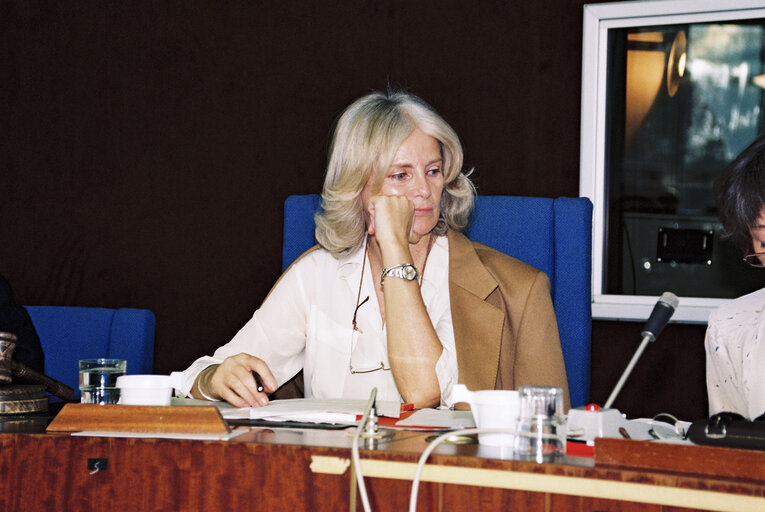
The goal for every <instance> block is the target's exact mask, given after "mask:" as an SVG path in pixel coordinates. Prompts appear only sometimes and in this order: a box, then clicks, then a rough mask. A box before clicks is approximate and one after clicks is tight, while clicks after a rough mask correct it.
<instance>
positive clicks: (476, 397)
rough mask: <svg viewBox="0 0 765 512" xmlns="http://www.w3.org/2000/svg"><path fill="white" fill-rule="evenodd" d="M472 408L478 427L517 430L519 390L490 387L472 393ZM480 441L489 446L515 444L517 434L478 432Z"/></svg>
mask: <svg viewBox="0 0 765 512" xmlns="http://www.w3.org/2000/svg"><path fill="white" fill-rule="evenodd" d="M469 403H470V409H471V410H472V411H473V419H474V420H475V426H476V427H478V428H504V429H508V430H515V428H516V425H517V422H518V414H519V411H520V404H521V402H520V398H519V395H518V392H517V391H510V390H495V389H488V390H484V391H473V392H471V393H470V402H469ZM478 442H479V443H480V444H484V445H488V446H511V447H512V446H514V444H515V435H514V434H513V433H512V432H508V433H506V434H503V433H495V434H478Z"/></svg>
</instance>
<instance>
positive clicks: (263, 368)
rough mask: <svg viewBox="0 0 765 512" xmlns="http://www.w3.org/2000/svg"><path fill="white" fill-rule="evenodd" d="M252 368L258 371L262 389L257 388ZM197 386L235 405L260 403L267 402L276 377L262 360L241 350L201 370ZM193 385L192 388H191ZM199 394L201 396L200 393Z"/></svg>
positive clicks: (210, 395)
mask: <svg viewBox="0 0 765 512" xmlns="http://www.w3.org/2000/svg"><path fill="white" fill-rule="evenodd" d="M252 372H257V373H258V375H260V378H261V381H262V383H263V387H264V388H265V389H264V390H263V392H258V390H257V384H256V382H255V377H254V375H253V374H252ZM195 387H196V389H197V390H199V391H204V393H205V394H207V395H208V396H209V397H211V398H221V399H223V400H225V401H226V402H228V403H230V404H231V405H233V406H234V407H261V406H263V405H266V404H268V395H266V393H272V392H274V391H276V387H277V386H276V379H275V378H274V376H273V374H272V373H271V370H270V369H269V368H268V365H267V364H266V362H265V361H263V360H262V359H260V358H257V357H255V356H252V355H250V354H245V353H240V354H237V355H235V356H231V357H227V358H226V359H224V360H223V362H222V363H221V364H220V365H218V366H214V367H210V368H208V369H205V370H203V371H202V373H200V374H199V376H198V377H197V384H196V386H195ZM192 389H193V388H192ZM200 398H202V397H200Z"/></svg>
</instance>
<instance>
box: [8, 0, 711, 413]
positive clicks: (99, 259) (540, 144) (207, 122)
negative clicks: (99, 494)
mask: <svg viewBox="0 0 765 512" xmlns="http://www.w3.org/2000/svg"><path fill="white" fill-rule="evenodd" d="M583 3H584V2H582V1H580V0H550V1H546V2H515V1H507V0H496V1H480V2H464V1H448V2H443V1H433V2H405V1H394V0H387V1H385V0H377V1H348V2H300V3H297V2H202V1H193V0H192V1H185V2H154V1H143V0H135V1H131V2H101V1H98V2H95V1H94V2H86V1H74V2H59V3H54V2H36V1H29V0H10V1H5V0H4V1H2V2H0V74H1V78H0V80H1V81H0V84H1V86H2V94H0V119H2V121H0V122H1V123H2V124H1V125H0V126H2V130H3V133H2V137H0V191H1V192H0V219H2V221H1V222H0V242H1V244H0V271H1V272H2V273H4V274H5V275H6V276H7V277H8V278H9V279H10V280H11V282H12V283H13V285H14V287H15V288H16V291H17V295H18V296H19V299H20V301H21V302H23V303H26V304H59V305H82V306H106V307H120V306H129V307H142V308H148V309H151V310H152V311H154V312H155V314H156V315H157V338H156V352H155V371H156V372H158V373H165V372H169V371H171V370H175V369H181V368H184V367H185V366H187V365H188V364H189V363H190V362H191V361H192V360H194V359H195V358H196V357H198V356H200V355H202V354H205V353H209V352H211V351H212V350H213V349H214V348H215V347H216V346H218V345H220V344H222V343H224V342H226V341H228V339H229V338H230V337H231V336H232V335H233V334H234V333H235V332H236V330H237V329H238V328H239V327H240V326H241V325H242V324H243V323H244V322H245V321H246V320H247V319H248V318H249V317H250V315H251V314H252V312H253V310H254V309H255V308H256V307H257V305H258V304H259V303H260V302H261V301H262V299H263V298H264V297H265V295H266V293H267V291H268V289H269V288H270V286H271V284H272V283H273V282H274V280H275V279H276V278H277V276H278V275H279V271H280V254H281V251H280V247H281V236H282V229H281V222H282V204H283V201H284V198H285V197H286V196H287V195H288V194H293V193H309V192H318V191H319V190H320V186H321V182H322V175H323V166H324V163H325V154H326V149H327V139H328V136H329V132H330V128H331V124H332V121H333V119H334V118H335V117H336V116H337V114H338V113H339V112H340V110H341V109H342V108H343V107H344V106H346V105H347V104H348V103H349V102H350V101H352V100H353V99H354V98H356V97H358V96H359V95H361V94H363V93H365V92H367V91H369V90H371V89H379V88H384V87H386V85H387V84H392V85H394V86H403V87H406V88H408V89H410V90H411V91H413V92H415V93H418V94H420V95H421V96H423V97H424V98H425V99H426V100H428V101H429V102H431V103H432V104H433V105H434V106H435V107H436V108H437V109H438V110H439V111H440V112H441V113H442V114H443V115H444V116H445V117H446V119H447V120H449V121H450V122H451V123H452V124H453V126H454V127H455V128H456V130H457V131H458V133H460V134H461V137H462V138H463V142H464V144H465V149H466V165H467V166H470V167H475V168H476V172H475V174H474V177H475V181H476V183H477V185H478V190H479V192H480V193H482V194H517V195H538V196H547V197H557V196H561V195H566V196H576V195H578V180H579V172H578V167H579V109H580V106H579V105H580V82H581V45H582V35H581V33H582V5H583ZM625 325H626V326H628V327H624V326H625ZM638 331H639V326H637V325H635V326H631V324H615V325H611V324H610V323H596V328H595V338H594V340H593V343H594V347H595V349H596V351H598V350H600V349H599V347H601V346H604V345H605V346H607V350H604V351H603V353H602V354H601V353H598V354H596V355H595V356H594V358H593V362H594V363H596V365H598V366H600V365H603V366H604V367H606V366H607V365H609V364H615V365H616V366H618V367H619V370H618V371H620V370H621V368H623V364H622V359H624V358H625V357H626V358H627V359H628V358H629V354H628V352H629V353H631V351H632V350H633V349H634V348H633V347H631V346H626V345H625V346H622V345H620V346H619V349H618V353H616V351H615V346H616V345H612V344H611V342H610V340H611V339H612V338H613V337H614V336H618V337H622V336H623V337H624V338H625V340H626V339H630V337H631V338H636V337H637V336H638V334H637V332H638ZM671 331H672V329H668V331H667V333H666V337H671V336H672V332H671ZM689 332H690V333H692V336H690V337H689V339H688V347H691V348H693V350H694V353H695V352H698V347H700V346H701V345H700V344H701V336H703V329H702V330H699V329H698V328H695V329H691V330H690V331H689V330H683V331H682V333H683V335H685V334H686V333H689ZM614 333H618V334H616V335H615V334H614ZM627 334H629V335H627ZM690 338H692V339H690ZM604 341H605V343H604ZM637 341H639V340H637ZM637 341H635V342H634V345H635V346H636V345H637ZM678 348H679V347H675V349H673V350H676V349H678ZM685 348H686V346H683V350H684V349H685ZM697 355H698V354H695V355H694V357H697ZM702 356H703V351H702ZM702 364H703V362H702ZM641 366H648V365H647V364H643V365H641ZM604 373H605V372H601V369H599V368H596V369H594V372H593V396H594V397H596V398H600V395H599V394H598V393H599V391H598V388H599V387H609V386H611V385H612V384H613V383H612V382H609V383H607V384H603V383H601V382H600V381H599V379H600V378H601V376H602V375H604ZM617 373H618V372H617ZM610 377H611V375H610V373H608V374H606V375H605V377H604V378H606V380H608V379H610ZM699 379H701V380H699ZM614 382H615V378H614ZM688 386H689V387H690V388H693V389H697V390H698V389H701V388H700V386H703V368H702V374H701V376H699V375H695V376H694V380H693V382H689V383H688ZM624 393H625V398H626V397H627V393H628V389H625V392H624ZM605 394H606V395H607V392H606V393H605ZM697 395H698V393H697ZM703 395H704V394H703V389H702V392H701V394H700V396H702V399H703ZM637 399H639V400H645V401H648V402H650V401H652V400H653V399H654V398H653V397H652V396H650V392H646V394H645V396H643V395H641V396H638V397H637ZM680 405H681V404H679V403H677V402H670V403H669V404H668V405H667V408H670V409H672V411H673V412H677V411H675V409H678V410H679V407H680ZM682 405H686V404H682ZM705 406H706V405H705V404H703V407H701V410H702V415H703V408H704V407H705ZM623 409H624V410H628V411H629V407H628V406H624V407H623ZM640 410H641V411H642V409H640ZM681 412H682V411H681Z"/></svg>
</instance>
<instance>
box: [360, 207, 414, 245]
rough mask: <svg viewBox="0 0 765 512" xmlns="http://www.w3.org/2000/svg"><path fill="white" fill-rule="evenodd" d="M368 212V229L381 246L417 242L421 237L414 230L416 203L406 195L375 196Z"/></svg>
mask: <svg viewBox="0 0 765 512" xmlns="http://www.w3.org/2000/svg"><path fill="white" fill-rule="evenodd" d="M368 213H369V225H368V226H367V231H368V233H369V234H370V235H373V236H374V237H375V238H376V239H377V243H379V244H380V245H381V246H383V245H387V244H400V245H406V244H415V243H417V242H418V241H419V240H420V238H421V236H420V235H418V234H416V233H415V232H414V231H412V224H413V221H414V203H412V201H410V200H409V199H408V198H407V197H406V196H374V197H372V198H370V200H369V212H368Z"/></svg>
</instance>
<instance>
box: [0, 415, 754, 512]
mask: <svg viewBox="0 0 765 512" xmlns="http://www.w3.org/2000/svg"><path fill="white" fill-rule="evenodd" d="M426 437H427V434H422V433H413V432H396V434H395V436H394V437H393V438H391V439H389V440H386V441H384V442H380V443H379V445H378V446H377V447H376V448H374V449H364V450H362V452H361V458H362V468H363V471H364V474H365V475H366V477H367V478H366V484H367V489H368V493H369V496H370V501H371V505H372V508H373V510H375V511H397V512H399V511H403V510H407V507H408V502H409V494H410V491H411V478H412V476H413V474H414V469H415V464H416V462H417V458H418V456H419V454H420V453H421V452H422V451H423V450H424V449H425V447H426V445H427V442H426ZM600 441H601V440H599V441H598V444H597V445H596V452H597V451H601V452H602V453H603V454H610V455H611V456H612V457H613V460H610V461H607V464H601V463H600V462H598V463H596V462H595V460H593V459H591V458H579V457H567V458H565V459H563V460H561V461H559V462H557V463H546V464H536V463H533V462H525V461H519V460H510V459H503V458H501V456H502V454H501V452H500V451H499V449H496V448H494V449H493V448H491V447H484V446H479V445H445V446H441V447H439V448H438V449H437V450H436V452H435V453H434V455H433V456H432V457H431V460H430V462H429V463H430V464H432V466H430V467H428V468H427V470H426V471H425V472H424V473H423V479H424V480H425V481H424V482H423V483H422V484H421V486H420V490H419V500H418V509H417V510H418V511H441V510H455V511H456V510H459V511H460V512H463V511H476V512H478V511H493V510H503V511H507V510H521V511H526V510H528V511H556V512H557V511H567V510H571V511H603V512H606V511H614V512H616V511H619V512H625V511H631V510H649V511H680V510H698V509H708V510H720V509H727V510H759V511H762V510H765V498H764V496H765V475H763V473H765V463H764V462H762V461H763V460H765V459H763V458H762V456H764V455H765V453H762V452H754V453H755V454H756V455H758V456H759V458H757V459H756V460H754V462H753V463H747V461H752V458H751V457H750V455H752V453H753V452H747V451H742V450H726V449H720V448H709V447H695V446H690V447H688V446H681V447H676V446H672V445H663V446H660V445H658V444H657V443H643V442H638V441H621V440H608V441H606V442H604V443H601V442H600ZM608 445H611V449H608ZM350 446H351V437H350V436H349V434H348V432H347V431H342V430H341V431H322V430H300V431H289V430H270V429H259V428H257V429H252V430H250V431H248V432H247V433H245V434H243V435H241V436H239V437H237V438H235V439H234V440H232V441H229V442H217V441H189V440H171V439H128V438H98V437H71V436H69V435H66V434H16V433H8V434H2V435H0V510H2V511H35V510H45V511H54V510H71V511H80V510H83V511H91V510H119V511H152V510H157V511H160V510H161V511H177V510H192V511H196V510H204V511H218V510H220V511H224V510H225V511H239V510H256V511H261V510H262V511H274V510H278V511H292V510H307V511H324V510H327V511H329V510H332V511H334V510H348V509H349V495H350V472H349V471H350V470H349V463H350V449H349V448H350ZM678 450H679V451H678ZM689 450H690V451H689ZM681 452H682V453H684V455H682V454H681V455H680V456H678V455H677V454H679V453H681ZM630 453H632V454H635V453H647V454H649V456H648V457H633V456H631V455H630ZM689 453H690V454H691V455H688V454H689ZM625 454H626V457H627V458H630V459H639V460H637V462H636V463H635V464H634V465H635V467H624V465H623V463H622V462H620V457H621V458H622V459H623V458H624V456H625ZM90 459H106V460H107V464H108V466H107V468H106V469H102V470H99V471H94V470H92V469H89V468H88V462H89V460H90ZM662 460H663V461H662ZM699 461H703V463H700V462H699ZM727 461H734V462H733V463H728V462H727ZM715 468H720V469H719V470H717V469H715ZM662 504H664V505H662ZM682 507H685V508H682ZM358 509H359V510H361V503H360V501H359V503H358Z"/></svg>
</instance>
